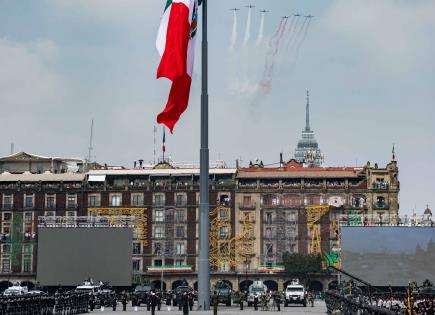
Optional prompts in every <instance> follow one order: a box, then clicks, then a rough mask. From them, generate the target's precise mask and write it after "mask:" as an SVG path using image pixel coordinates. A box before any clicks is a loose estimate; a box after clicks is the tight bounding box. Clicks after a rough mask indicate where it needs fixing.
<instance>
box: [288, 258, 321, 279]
mask: <svg viewBox="0 0 435 315" xmlns="http://www.w3.org/2000/svg"><path fill="white" fill-rule="evenodd" d="M282 258H283V263H284V266H285V270H286V271H287V273H288V274H289V275H290V276H294V277H298V278H303V279H306V278H307V275H308V273H315V272H320V271H321V270H322V256H321V255H320V254H299V253H293V254H290V253H288V252H286V253H284V255H283V257H282Z"/></svg>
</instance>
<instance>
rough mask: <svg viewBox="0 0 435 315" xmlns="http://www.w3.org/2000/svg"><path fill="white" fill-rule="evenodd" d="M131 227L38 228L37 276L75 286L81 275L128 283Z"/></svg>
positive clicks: (47, 281) (48, 282)
mask: <svg viewBox="0 0 435 315" xmlns="http://www.w3.org/2000/svg"><path fill="white" fill-rule="evenodd" d="M132 237H133V231H132V229H131V228H39V232H38V265H37V280H38V281H39V282H40V283H41V285H44V286H55V285H59V284H60V285H65V286H75V285H78V284H80V283H82V282H83V281H84V280H85V279H88V278H92V279H93V280H94V282H96V281H103V282H105V281H109V283H110V285H112V286H130V285H131V276H132Z"/></svg>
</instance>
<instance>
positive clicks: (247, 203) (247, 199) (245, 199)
mask: <svg viewBox="0 0 435 315" xmlns="http://www.w3.org/2000/svg"><path fill="white" fill-rule="evenodd" d="M251 204H252V201H251V196H243V206H245V207H250V206H251Z"/></svg>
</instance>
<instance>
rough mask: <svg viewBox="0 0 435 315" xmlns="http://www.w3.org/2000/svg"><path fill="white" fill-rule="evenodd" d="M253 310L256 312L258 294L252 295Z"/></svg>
mask: <svg viewBox="0 0 435 315" xmlns="http://www.w3.org/2000/svg"><path fill="white" fill-rule="evenodd" d="M254 310H256V311H258V294H255V295H254Z"/></svg>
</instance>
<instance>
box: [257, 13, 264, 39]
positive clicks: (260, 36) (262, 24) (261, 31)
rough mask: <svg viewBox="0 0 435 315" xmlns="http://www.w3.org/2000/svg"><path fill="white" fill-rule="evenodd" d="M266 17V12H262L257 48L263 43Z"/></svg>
mask: <svg viewBox="0 0 435 315" xmlns="http://www.w3.org/2000/svg"><path fill="white" fill-rule="evenodd" d="M264 16H265V12H261V20H260V29H259V31H258V38H257V42H256V45H257V46H260V45H261V43H262V42H263V36H264Z"/></svg>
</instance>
